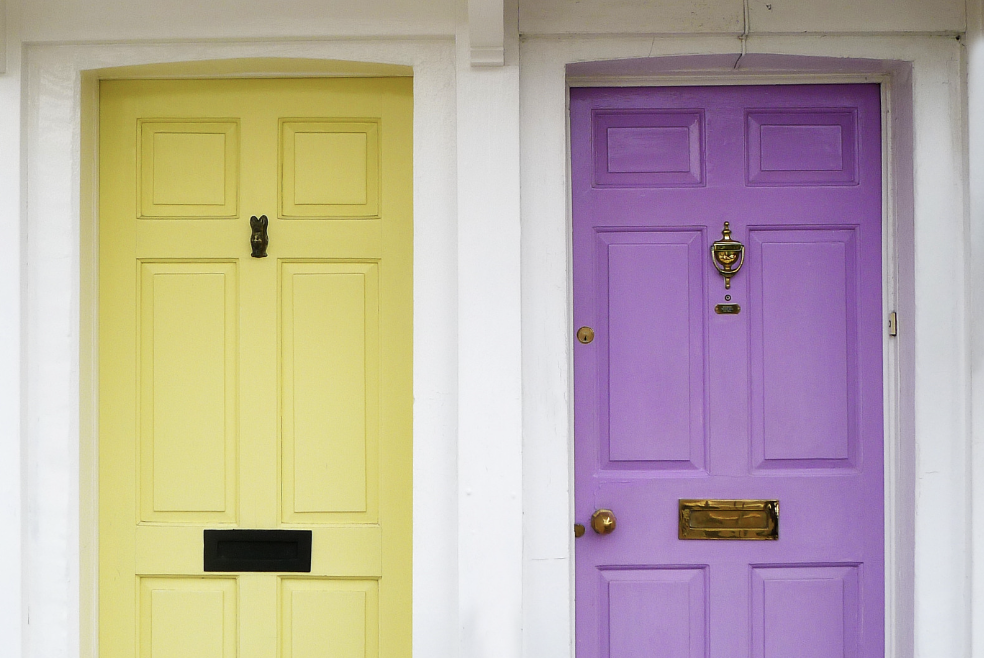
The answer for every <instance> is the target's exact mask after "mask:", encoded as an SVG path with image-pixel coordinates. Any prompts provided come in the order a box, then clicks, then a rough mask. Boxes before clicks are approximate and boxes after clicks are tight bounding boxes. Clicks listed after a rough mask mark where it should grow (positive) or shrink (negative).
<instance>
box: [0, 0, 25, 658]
mask: <svg viewBox="0 0 984 658" xmlns="http://www.w3.org/2000/svg"><path fill="white" fill-rule="evenodd" d="M8 5H9V6H8V8H7V21H6V27H7V30H6V44H7V53H6V57H7V73H6V74H5V75H0V235H2V236H3V241H4V244H5V247H6V248H5V250H4V251H5V253H4V256H3V258H0V419H2V421H0V528H3V530H2V531H0V638H2V639H0V642H2V644H3V645H5V646H6V647H8V649H6V651H9V655H11V656H18V655H20V652H21V633H22V627H23V624H24V623H25V621H26V616H25V611H24V606H23V605H22V598H21V591H22V590H21V578H22V573H21V546H22V542H23V536H22V534H21V532H20V530H21V529H22V527H23V526H22V523H23V521H24V519H23V517H22V516H21V483H22V479H21V477H22V473H23V469H24V466H25V465H24V463H23V461H22V459H21V455H22V452H21V417H22V412H23V400H22V397H21V390H22V389H21V375H22V372H23V369H22V361H21V340H20V338H21V308H22V302H23V293H24V289H23V286H22V283H23V279H22V276H21V274H22V265H23V261H22V259H21V257H22V254H23V252H24V232H23V230H22V228H23V217H24V213H23V207H22V205H21V175H20V173H21V94H20V89H21V76H20V67H21V51H20V38H19V33H18V28H19V24H18V9H19V7H18V5H17V3H15V2H9V3H8ZM0 6H2V5H0Z"/></svg>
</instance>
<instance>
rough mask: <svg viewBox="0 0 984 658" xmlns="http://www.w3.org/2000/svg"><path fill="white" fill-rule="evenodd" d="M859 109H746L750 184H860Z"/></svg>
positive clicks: (746, 141)
mask: <svg viewBox="0 0 984 658" xmlns="http://www.w3.org/2000/svg"><path fill="white" fill-rule="evenodd" d="M857 121H858V117H857V111H856V110H854V109H842V108H833V109H821V110H794V109H777V110H752V111H749V112H747V113H746V121H745V130H746V134H745V149H746V155H747V160H748V164H747V172H746V175H747V182H748V184H749V185H752V186H756V185H770V186H784V185H857V184H858V145H857Z"/></svg>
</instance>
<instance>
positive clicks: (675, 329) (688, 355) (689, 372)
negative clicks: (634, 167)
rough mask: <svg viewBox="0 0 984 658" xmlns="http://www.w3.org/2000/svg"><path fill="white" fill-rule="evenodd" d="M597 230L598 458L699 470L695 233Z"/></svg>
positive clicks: (700, 377)
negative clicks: (599, 308) (600, 320)
mask: <svg viewBox="0 0 984 658" xmlns="http://www.w3.org/2000/svg"><path fill="white" fill-rule="evenodd" d="M597 239H598V250H599V263H600V264H601V271H600V272H599V277H600V281H599V285H598V291H599V293H600V294H601V295H602V297H603V299H604V300H605V301H603V302H602V304H603V306H602V308H603V309H604V308H605V306H607V309H605V310H604V311H603V312H602V313H603V322H604V325H603V326H601V327H600V328H599V329H600V331H599V333H598V338H597V339H596V343H597V347H596V348H595V349H596V352H597V354H598V355H599V358H600V359H601V360H602V367H601V368H600V372H601V373H602V381H601V382H599V387H598V391H599V394H600V395H601V400H600V402H601V405H600V407H599V408H600V409H601V411H602V416H603V418H604V419H605V420H604V421H603V429H602V432H603V435H607V437H608V441H607V443H606V444H605V446H604V447H603V453H604V452H607V455H604V454H603V461H604V462H605V467H606V468H614V469H646V470H649V469H657V470H658V469H684V470H695V469H702V468H703V467H704V454H705V444H706V437H705V422H704V409H705V404H704V342H705V337H704V315H703V304H702V302H701V300H702V298H703V295H704V286H703V275H702V273H701V267H702V258H703V256H704V254H703V250H702V245H703V234H702V233H701V231H699V230H689V231H674V230H665V231H661V230H653V231H637V230H612V231H602V232H599V233H598V234H597ZM606 362H607V364H606ZM606 365H607V367H606Z"/></svg>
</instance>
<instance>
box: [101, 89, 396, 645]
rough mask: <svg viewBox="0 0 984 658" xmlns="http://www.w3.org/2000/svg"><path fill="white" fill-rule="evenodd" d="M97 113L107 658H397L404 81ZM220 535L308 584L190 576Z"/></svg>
mask: <svg viewBox="0 0 984 658" xmlns="http://www.w3.org/2000/svg"><path fill="white" fill-rule="evenodd" d="M101 104H102V106H101V132H100V134H101V145H100V146H101V148H100V156H101V161H100V166H101V169H100V180H101V188H100V193H101V194H100V218H101V221H100V293H99V307H100V316H99V323H100V324H99V328H100V400H101V405H100V442H99V446H100V450H99V455H100V456H99V478H100V482H99V492H100V493H99V500H100V515H99V520H100V535H99V536H100V583H99V586H100V655H102V656H107V657H116V656H120V657H122V656H127V657H132V656H140V657H141V658H171V657H175V658H176V657H178V656H202V657H205V656H208V657H209V658H218V657H220V656H221V657H222V658H232V657H233V656H241V657H244V658H245V657H247V656H256V657H257V658H259V657H260V656H270V655H281V656H284V658H314V657H315V656H322V655H325V654H324V651H325V650H326V647H327V648H328V650H329V651H330V655H332V656H344V657H345V658H370V657H373V656H378V655H386V656H409V655H410V646H411V638H410V626H411V590H410V574H411V500H412V495H411V491H412V484H411V471H412V460H411V450H412V448H411V404H412V394H411V381H412V370H411V353H412V352H411V346H412V329H411V327H412V306H411V304H412V294H411V290H412V277H411V272H412V264H411V253H412V252H411V246H412V223H411V216H412V214H411V192H412V187H411V180H412V178H411V156H410V154H411V134H412V133H411V114H412V112H411V108H412V97H411V81H410V80H409V79H406V78H402V79H398V78H377V79H349V80H339V79H336V80H326V79H322V80H253V81H246V80H223V81H215V80H212V81H169V82H163V81H125V82H124V81H120V82H106V83H103V85H102V90H101ZM381 126H385V132H384V131H383V130H381ZM251 214H256V215H259V214H266V215H268V216H269V217H270V227H269V234H270V244H269V247H268V257H267V258H252V257H250V254H251V246H250V236H251V229H250V223H249V221H248V220H249V217H250V215H251ZM223 527H224V528H230V527H231V528H236V527H239V528H279V527H289V528H304V529H310V530H312V532H313V539H312V567H311V572H310V574H303V575H301V574H291V575H290V576H289V577H287V576H286V575H285V574H278V573H249V574H242V573H227V574H217V573H205V572H204V571H203V555H202V549H203V543H202V531H203V529H205V528H223Z"/></svg>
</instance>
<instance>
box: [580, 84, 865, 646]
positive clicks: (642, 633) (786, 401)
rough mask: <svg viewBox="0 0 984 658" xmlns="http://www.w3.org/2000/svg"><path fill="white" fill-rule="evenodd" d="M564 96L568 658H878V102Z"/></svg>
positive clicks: (855, 94) (783, 94)
mask: <svg viewBox="0 0 984 658" xmlns="http://www.w3.org/2000/svg"><path fill="white" fill-rule="evenodd" d="M570 93H571V152H572V159H573V166H572V176H573V217H574V222H573V231H574V323H575V324H574V329H575V330H578V329H579V328H581V327H589V328H591V329H592V330H593V332H594V336H593V339H592V338H591V335H590V334H591V332H589V331H587V330H583V331H581V332H580V336H579V339H578V340H577V341H575V343H574V355H575V356H574V366H575V379H574V382H575V386H574V388H575V391H574V393H575V480H576V488H575V510H576V520H577V521H578V523H580V524H584V525H585V526H587V532H586V533H585V534H584V535H583V536H581V537H579V538H578V539H576V540H575V555H576V618H577V619H576V634H577V635H576V645H577V657H578V658H748V657H751V658H882V657H883V656H884V637H883V636H884V562H883V552H884V549H883V526H884V522H883V484H882V462H883V449H882V437H883V421H882V331H883V330H884V329H883V322H882V319H883V318H882V292H881V276H882V274H881V145H880V132H881V119H880V94H879V88H878V86H877V85H815V86H742V87H675V88H618V89H601V88H583V89H582V88H578V89H571V92H570ZM724 222H729V224H730V230H731V232H732V237H733V239H734V240H736V241H739V242H741V243H742V244H743V245H744V254H743V256H744V260H743V265H742V267H741V269H740V270H738V272H737V274H735V275H734V276H733V277H732V278H731V287H730V289H726V288H725V281H724V277H723V276H721V275H720V274H719V272H718V270H717V269H715V265H714V263H713V262H712V258H711V245H712V243H713V242H714V241H716V240H721V238H722V229H723V224H724ZM719 305H720V306H719ZM736 311H737V312H736ZM691 499H693V500H707V501H711V500H713V501H745V500H755V501H778V510H779V513H778V528H777V530H778V539H775V540H769V539H764V540H754V539H681V538H680V535H681V534H683V529H682V528H681V524H680V518H681V513H680V501H681V500H691ZM731 504H732V505H733V506H734V507H735V508H736V510H739V511H735V510H730V511H729V510H728V508H727V504H725V503H720V502H714V503H695V505H696V508H695V511H693V512H691V513H689V514H691V515H690V516H689V517H687V518H688V519H689V520H688V521H686V523H685V524H684V526H685V527H686V528H688V529H689V528H691V526H692V527H693V528H694V529H695V532H697V533H698V534H699V531H700V530H701V529H702V528H703V529H705V530H707V529H710V530H711V531H710V532H707V533H706V534H711V535H713V534H715V531H717V532H716V534H720V535H728V534H743V533H742V532H739V531H738V530H741V529H742V528H744V529H745V530H746V531H747V528H752V530H750V531H747V532H745V533H744V534H752V535H756V534H766V535H767V534H768V528H766V526H769V524H770V523H771V521H770V520H769V519H768V514H767V513H766V512H763V511H759V512H754V511H752V512H741V511H740V510H741V509H742V505H746V506H747V509H751V506H752V504H751V503H742V502H736V503H731ZM702 505H703V507H702ZM714 506H716V507H719V508H721V509H715V507H714ZM766 509H768V507H767V506H766ZM596 510H611V512H612V513H613V515H614V517H615V529H614V531H613V532H611V533H610V534H599V533H598V532H595V531H594V530H593V529H592V527H591V525H590V524H591V518H592V515H593V513H594V512H595V511H596ZM763 519H764V520H763ZM604 520H605V518H604V515H601V516H599V521H602V522H603V521H604ZM688 524H689V525H688ZM760 526H761V527H762V528H764V529H763V530H762V531H761V532H760V531H759V530H757V529H756V528H759V527H760ZM736 527H738V530H735V528H736ZM599 528H600V529H602V530H604V529H605V528H604V525H603V523H599ZM688 532H689V530H688Z"/></svg>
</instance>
